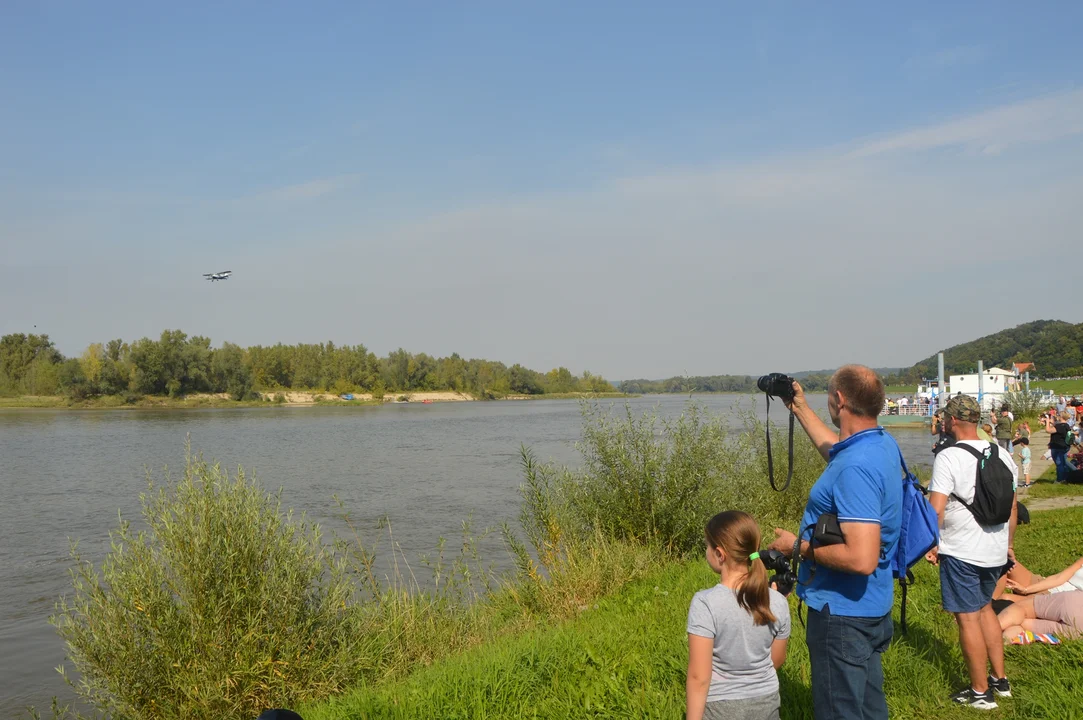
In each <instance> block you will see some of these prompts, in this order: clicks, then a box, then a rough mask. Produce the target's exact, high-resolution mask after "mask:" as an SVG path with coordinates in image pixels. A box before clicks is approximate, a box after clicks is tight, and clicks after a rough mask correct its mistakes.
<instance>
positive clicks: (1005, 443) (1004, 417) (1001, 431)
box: [996, 405, 1012, 453]
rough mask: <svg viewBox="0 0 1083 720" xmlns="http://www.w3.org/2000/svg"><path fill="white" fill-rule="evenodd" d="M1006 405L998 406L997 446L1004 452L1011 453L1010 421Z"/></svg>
mask: <svg viewBox="0 0 1083 720" xmlns="http://www.w3.org/2000/svg"><path fill="white" fill-rule="evenodd" d="M1008 411H1009V408H1008V406H1007V405H1001V406H1000V417H999V418H997V431H996V437H997V445H999V446H1000V447H1002V448H1004V450H1005V452H1008V453H1011V451H1012V419H1011V417H1009V412H1008Z"/></svg>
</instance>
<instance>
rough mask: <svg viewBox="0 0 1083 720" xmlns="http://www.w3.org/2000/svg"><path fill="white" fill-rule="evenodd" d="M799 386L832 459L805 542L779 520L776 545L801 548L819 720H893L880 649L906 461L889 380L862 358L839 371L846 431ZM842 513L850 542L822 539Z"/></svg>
mask: <svg viewBox="0 0 1083 720" xmlns="http://www.w3.org/2000/svg"><path fill="white" fill-rule="evenodd" d="M793 390H794V397H793V400H791V401H790V402H789V403H788V404H789V406H790V409H791V410H793V413H794V415H795V416H796V417H797V419H798V420H799V421H800V422H801V426H802V427H803V428H804V429H805V432H806V433H808V436H809V438H810V439H811V440H812V442H813V444H814V445H815V446H816V447H817V449H818V450H819V451H820V454H821V455H823V457H824V459H825V460H827V467H826V468H825V469H824V471H823V474H822V475H820V479H819V480H817V481H816V484H815V485H813V486H812V490H811V491H809V499H808V503H807V504H806V505H805V515H804V517H803V518H802V519H801V536H800V540H798V538H797V536H795V535H794V534H793V533H791V532H787V531H785V530H782V529H780V528H776V529H775V534H776V535H777V539H776V540H775V542H774V543H773V544H772V545H771V547H772V548H773V549H776V550H780V551H782V552H783V553H785V554H786V555H790V556H792V554H793V553H794V552H800V554H801V558H802V562H801V569H800V572H799V573H798V586H797V594H798V596H799V597H801V599H802V600H804V601H805V604H807V605H808V608H809V612H808V625H807V629H806V632H805V641H806V643H807V644H808V649H809V658H810V662H811V666H812V710H813V715H814V716H815V718H816V720H836V719H838V720H843V719H845V720H849V719H850V718H854V719H855V720H873V719H875V720H886V718H887V700H886V699H885V697H884V672H883V668H882V666H881V663H880V656H881V654H882V653H883V652H884V650H886V649H887V646H888V643H889V642H890V641H891V635H892V622H891V607H892V603H893V600H894V583H893V581H892V577H891V567H890V565H891V563H890V558H891V557H892V556H893V555H894V553H895V546H896V545H897V544H898V541H899V525H900V521H901V514H902V464H901V462H900V454H899V446H898V445H897V444H896V443H895V440H894V438H892V437H891V435H889V434H887V433H886V432H885V431H884V429H883V428H882V427H878V425H877V416H878V415H879V414H880V410H881V408H883V406H884V384H883V382H882V381H881V380H880V377H879V376H878V375H877V374H876V373H875V372H873V371H872V370H871V369H869V368H867V367H864V366H861V365H847V366H845V367H842V368H839V369H838V371H836V372H835V374H834V375H833V376H832V377H831V382H830V383H829V384H828V390H827V392H828V398H827V409H828V413H829V414H830V416H831V421H832V422H833V423H834V424H835V426H836V427H837V428H838V429H839V431H838V432H835V431H834V430H832V429H831V428H829V427H828V426H827V425H826V424H825V423H824V422H823V421H822V420H821V419H820V418H819V416H817V415H816V413H815V412H814V411H813V410H811V409H810V408H809V406H808V403H807V402H806V401H805V394H804V391H803V390H802V389H801V386H800V384H798V383H796V382H795V383H794V384H793ZM825 516H827V517H825ZM832 516H833V518H837V522H838V528H839V529H841V531H842V541H841V542H835V543H833V544H822V543H821V542H820V540H819V537H820V534H821V533H820V528H822V526H823V524H824V523H822V522H820V523H819V525H820V528H818V527H817V523H818V521H820V520H821V519H824V520H830V519H831V518H832ZM829 524H830V523H829ZM814 533H815V534H816V536H817V539H813V534H814Z"/></svg>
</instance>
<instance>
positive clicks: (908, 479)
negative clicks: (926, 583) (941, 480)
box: [891, 450, 940, 633]
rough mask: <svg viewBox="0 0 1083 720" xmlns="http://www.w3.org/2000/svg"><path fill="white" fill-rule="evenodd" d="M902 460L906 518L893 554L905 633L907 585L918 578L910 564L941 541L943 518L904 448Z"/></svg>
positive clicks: (900, 460) (900, 455)
mask: <svg viewBox="0 0 1083 720" xmlns="http://www.w3.org/2000/svg"><path fill="white" fill-rule="evenodd" d="M899 462H900V463H901V464H902V471H903V481H902V483H903V495H902V522H901V523H900V524H899V544H898V545H897V546H896V548H895V557H893V558H891V575H892V577H894V578H897V579H898V581H899V585H900V586H902V613H901V617H900V624H901V625H902V630H903V632H904V633H905V632H906V588H907V587H908V586H909V585H912V584H913V582H914V573H912V572H910V568H911V566H913V564H914V563H916V562H917V561H919V560H921V559H922V558H923V557H925V553H927V552H929V551H930V550H932V549H933V548H934V547H936V545H937V543H939V542H940V518H939V517H938V516H937V514H936V510H935V509H933V506H932V504H931V503H930V502H929V499H928V498H927V497H926V495H927V494H928V492H929V491H928V490H926V489H925V488H923V487H922V486H921V483H919V482H918V479H917V478H916V477H914V474H913V473H912V472H910V470H909V469H908V468H907V467H906V460H904V459H903V456H902V451H901V450H900V451H899Z"/></svg>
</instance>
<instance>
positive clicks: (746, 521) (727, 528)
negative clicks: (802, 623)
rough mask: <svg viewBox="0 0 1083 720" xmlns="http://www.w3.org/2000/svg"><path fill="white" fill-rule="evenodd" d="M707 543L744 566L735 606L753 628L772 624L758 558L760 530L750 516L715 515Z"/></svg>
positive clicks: (733, 512)
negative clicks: (747, 617)
mask: <svg viewBox="0 0 1083 720" xmlns="http://www.w3.org/2000/svg"><path fill="white" fill-rule="evenodd" d="M707 541H708V542H709V543H711V545H712V546H714V547H720V548H722V549H723V550H725V551H726V555H727V556H728V557H730V558H732V559H733V560H735V561H737V562H742V561H744V562H746V563H748V575H747V576H746V577H745V579H744V582H742V583H741V584H740V586H739V587H738V588H737V592H736V595H737V604H738V605H740V606H741V607H742V608H744V609H745V610H746V611H747V612H748V613H749V614H750V615H752V621H753V622H754V623H755V624H756V625H767V624H768V623H773V622H775V621H776V620H777V618H776V617H775V614H774V613H772V612H771V594H770V592H769V588H768V585H767V568H766V567H765V566H764V564H763V560H760V557H759V548H760V528H759V526H758V525H756V521H755V520H753V519H752V516H751V515H749V514H748V513H746V512H741V511H740V510H727V511H726V512H721V513H718V514H717V515H715V516H714V517H713V518H711V519H710V521H708V523H707Z"/></svg>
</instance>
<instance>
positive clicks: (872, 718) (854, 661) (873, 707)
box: [805, 605, 893, 720]
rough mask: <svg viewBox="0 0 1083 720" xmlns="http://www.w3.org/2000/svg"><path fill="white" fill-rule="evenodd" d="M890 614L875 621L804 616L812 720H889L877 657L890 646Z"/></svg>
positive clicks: (811, 613)
mask: <svg viewBox="0 0 1083 720" xmlns="http://www.w3.org/2000/svg"><path fill="white" fill-rule="evenodd" d="M892 632H893V626H892V623H891V613H890V612H889V613H888V614H887V615H884V616H883V617H879V618H863V617H847V616H844V615H832V614H831V609H830V607H829V606H827V605H825V606H824V609H823V610H821V611H819V612H817V611H816V610H813V609H812V608H809V611H808V627H807V629H806V631H805V642H807V643H808V652H809V660H810V663H811V665H812V714H813V716H814V717H815V718H816V720H887V699H886V698H885V697H884V669H883V667H882V666H881V664H880V655H881V654H882V653H883V652H884V650H887V646H888V644H889V643H890V642H891V634H892Z"/></svg>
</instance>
